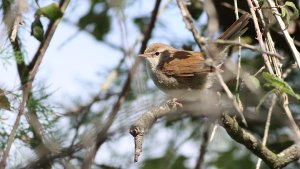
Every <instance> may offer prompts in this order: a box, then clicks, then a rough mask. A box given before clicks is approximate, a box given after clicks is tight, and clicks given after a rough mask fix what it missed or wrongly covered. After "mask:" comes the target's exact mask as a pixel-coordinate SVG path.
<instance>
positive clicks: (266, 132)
mask: <svg viewBox="0 0 300 169" xmlns="http://www.w3.org/2000/svg"><path fill="white" fill-rule="evenodd" d="M275 103H276V95H275V94H273V97H272V104H271V106H270V108H269V111H268V116H267V120H266V125H265V130H264V137H263V140H262V145H263V146H266V144H267V140H268V135H269V129H270V124H271V117H272V112H273V109H274V107H275ZM261 162H262V160H261V158H258V160H257V163H256V169H259V168H260V166H261Z"/></svg>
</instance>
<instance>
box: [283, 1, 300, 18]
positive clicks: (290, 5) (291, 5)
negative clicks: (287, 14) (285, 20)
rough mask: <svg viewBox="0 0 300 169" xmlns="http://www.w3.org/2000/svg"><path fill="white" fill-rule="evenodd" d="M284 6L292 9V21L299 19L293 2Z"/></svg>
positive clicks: (287, 2) (288, 2)
mask: <svg viewBox="0 0 300 169" xmlns="http://www.w3.org/2000/svg"><path fill="white" fill-rule="evenodd" d="M284 5H285V6H288V7H290V8H292V10H293V19H297V18H298V17H299V11H298V9H297V7H296V5H295V4H294V3H293V2H291V1H286V2H285V4H284Z"/></svg>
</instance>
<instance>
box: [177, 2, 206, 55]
mask: <svg viewBox="0 0 300 169" xmlns="http://www.w3.org/2000/svg"><path fill="white" fill-rule="evenodd" d="M184 3H185V2H184V0H177V4H178V6H179V8H180V11H181V14H182V16H183V21H184V22H185V25H186V27H187V29H189V30H190V31H191V32H192V34H193V37H194V39H195V41H196V42H197V44H198V46H199V48H200V49H202V50H204V49H205V48H204V46H205V43H204V41H203V40H204V39H203V37H202V36H200V33H199V31H198V30H197V28H196V27H195V26H194V21H193V18H192V16H191V14H190V13H189V11H188V9H187V7H186V6H185V4H184Z"/></svg>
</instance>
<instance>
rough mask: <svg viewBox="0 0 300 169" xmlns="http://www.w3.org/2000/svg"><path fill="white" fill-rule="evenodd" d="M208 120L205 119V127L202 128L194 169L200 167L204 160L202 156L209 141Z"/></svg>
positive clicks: (199, 168)
mask: <svg viewBox="0 0 300 169" xmlns="http://www.w3.org/2000/svg"><path fill="white" fill-rule="evenodd" d="M210 125H211V124H210V122H209V121H207V123H206V125H205V126H206V127H205V128H204V129H203V134H202V143H201V146H200V150H199V152H200V153H199V158H198V160H197V163H196V166H195V169H201V166H202V163H203V162H204V157H205V154H206V152H207V146H208V143H209V131H210Z"/></svg>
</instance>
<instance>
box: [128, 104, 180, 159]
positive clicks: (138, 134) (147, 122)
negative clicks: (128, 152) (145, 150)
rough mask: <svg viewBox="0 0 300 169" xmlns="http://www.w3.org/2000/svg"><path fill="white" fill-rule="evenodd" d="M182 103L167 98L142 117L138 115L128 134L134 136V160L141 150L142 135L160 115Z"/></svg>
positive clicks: (171, 110) (175, 109)
mask: <svg viewBox="0 0 300 169" xmlns="http://www.w3.org/2000/svg"><path fill="white" fill-rule="evenodd" d="M181 107H182V105H181V104H180V103H177V102H176V100H175V99H173V100H168V101H167V102H166V103H165V104H163V105H161V106H159V107H154V108H152V109H151V110H149V111H148V112H146V113H145V114H143V116H142V117H140V118H139V119H138V120H137V121H136V122H135V123H134V124H133V125H132V126H131V127H130V134H131V135H132V136H133V137H134V144H135V153H134V162H137V161H138V158H139V156H140V154H141V152H142V144H143V137H144V135H145V134H146V133H147V132H148V131H149V129H150V128H151V127H152V125H153V124H154V123H155V122H156V120H157V119H159V118H160V117H163V116H165V115H166V114H170V113H173V112H175V111H177V110H178V109H179V108H181Z"/></svg>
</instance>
